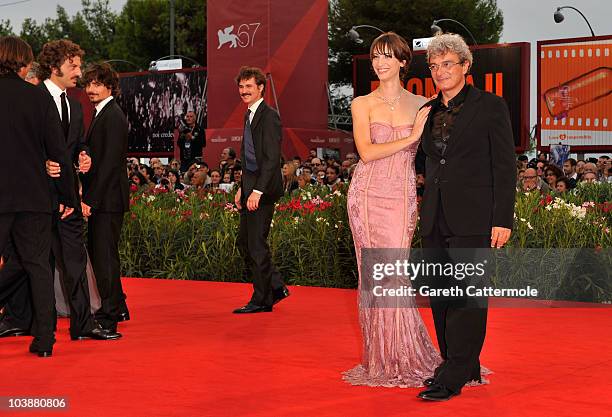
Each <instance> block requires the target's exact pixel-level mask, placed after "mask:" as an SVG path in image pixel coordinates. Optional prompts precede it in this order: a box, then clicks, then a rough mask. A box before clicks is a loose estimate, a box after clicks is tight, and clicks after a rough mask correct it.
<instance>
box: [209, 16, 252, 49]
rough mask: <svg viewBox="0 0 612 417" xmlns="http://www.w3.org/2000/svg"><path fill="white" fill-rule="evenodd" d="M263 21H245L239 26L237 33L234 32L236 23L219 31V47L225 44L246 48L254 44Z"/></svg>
mask: <svg viewBox="0 0 612 417" xmlns="http://www.w3.org/2000/svg"><path fill="white" fill-rule="evenodd" d="M259 26H261V23H259V22H256V23H243V24H241V25H240V26H238V30H237V31H236V33H233V32H234V25H231V26H228V27H226V28H223V29H219V30H218V31H217V37H218V38H219V46H218V47H217V49H221V48H222V47H223V45H226V44H227V45H228V46H229V47H230V48H236V47H238V46H239V47H241V48H246V47H247V46H253V43H254V42H255V34H256V33H257V29H259Z"/></svg>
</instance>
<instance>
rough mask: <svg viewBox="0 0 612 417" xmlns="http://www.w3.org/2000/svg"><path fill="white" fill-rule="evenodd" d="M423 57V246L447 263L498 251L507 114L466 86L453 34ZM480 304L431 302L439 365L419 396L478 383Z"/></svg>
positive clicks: (512, 174) (511, 175)
mask: <svg viewBox="0 0 612 417" xmlns="http://www.w3.org/2000/svg"><path fill="white" fill-rule="evenodd" d="M427 59H428V62H429V68H430V70H431V74H432V78H433V80H434V82H435V83H436V86H437V87H438V88H439V89H440V93H439V94H438V96H437V98H435V99H434V100H432V101H430V102H429V103H428V105H431V106H432V109H431V112H430V114H429V120H428V122H427V125H426V127H425V130H424V132H423V136H422V140H421V147H422V152H424V154H425V155H426V169H425V173H426V180H425V181H426V182H425V194H424V196H423V201H422V204H421V234H422V236H423V246H424V248H426V251H427V250H429V251H430V252H436V253H444V255H442V256H443V257H446V256H450V258H451V259H453V258H455V256H456V253H457V252H461V249H457V248H470V249H475V248H488V247H490V248H500V247H502V246H503V245H504V244H505V243H506V242H507V241H508V238H509V237H510V232H511V228H512V224H513V213H514V197H515V186H516V164H515V155H514V141H513V136H512V128H511V125H510V116H509V113H508V108H507V106H506V103H505V101H504V100H503V99H502V98H500V97H497V96H495V95H493V94H490V93H486V92H483V91H481V90H478V89H477V88H474V87H472V86H470V85H468V84H466V81H465V75H466V74H467V72H468V71H469V69H470V66H471V64H472V54H471V53H470V50H469V48H468V47H467V45H466V44H465V41H464V40H463V39H462V38H461V37H460V36H459V35H452V34H444V35H438V36H436V37H435V38H434V39H433V40H432V42H431V43H430V45H429V47H428V49H427ZM421 155H422V154H421ZM417 166H419V164H417ZM453 249H455V250H454V251H453ZM473 252H474V253H477V252H478V251H473ZM480 253H482V251H480ZM449 254H450V255H449ZM434 258H436V256H434ZM447 259H448V258H447ZM440 279H442V280H444V279H448V278H440ZM456 285H459V284H456ZM480 301H481V302H480V304H479V303H475V300H465V299H459V300H457V299H454V300H453V299H448V298H446V299H444V298H437V297H432V298H431V308H432V313H433V316H434V324H435V328H436V334H437V338H438V345H439V347H440V353H441V355H442V358H443V359H444V362H443V363H442V364H441V365H440V366H439V367H438V368H437V369H436V370H435V373H434V375H433V377H432V378H429V379H427V380H425V381H424V384H425V385H426V386H428V389H426V390H425V391H423V392H421V393H420V394H419V397H421V398H423V399H425V400H431V401H445V400H448V399H450V398H451V397H453V396H455V395H458V394H460V392H461V388H462V387H463V385H464V384H466V383H467V382H469V381H472V380H476V381H480V361H479V355H480V351H481V349H482V345H483V343H484V337H485V330H486V321H487V308H486V300H484V302H483V301H482V300H480Z"/></svg>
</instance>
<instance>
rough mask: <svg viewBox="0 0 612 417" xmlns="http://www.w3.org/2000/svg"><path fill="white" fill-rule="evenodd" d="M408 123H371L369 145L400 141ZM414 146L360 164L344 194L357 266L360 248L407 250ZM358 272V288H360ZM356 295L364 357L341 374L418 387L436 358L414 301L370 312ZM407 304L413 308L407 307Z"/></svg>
mask: <svg viewBox="0 0 612 417" xmlns="http://www.w3.org/2000/svg"><path fill="white" fill-rule="evenodd" d="M411 128H412V127H411V125H405V126H396V127H393V126H391V125H389V124H386V123H379V122H373V123H370V136H371V140H372V143H384V142H391V141H395V140H398V139H400V138H405V137H406V136H408V135H409V134H410V132H411ZM417 148H418V143H415V144H413V145H412V146H410V148H409V149H407V150H405V151H401V152H398V153H396V154H394V155H392V156H389V157H387V158H383V159H379V160H376V161H371V162H369V163H363V162H359V163H358V165H357V168H356V169H355V173H354V174H353V179H352V181H351V186H350V188H349V192H348V215H349V221H350V224H351V230H352V232H353V240H354V243H355V252H356V254H357V265H358V267H359V268H361V249H362V248H409V247H410V245H411V242H412V235H413V233H414V229H415V227H416V222H417V196H416V184H415V172H414V158H415V155H416V152H417ZM361 285H362V280H361V271H360V274H359V287H360V288H361ZM362 297H363V295H362V294H361V292H360V300H359V304H360V306H359V322H360V325H361V333H362V336H363V358H362V363H361V364H360V365H358V366H357V367H355V368H353V369H351V370H349V371H347V372H345V373H344V379H345V380H346V381H347V382H349V383H351V384H354V385H369V386H386V387H396V386H399V387H421V386H423V380H424V379H425V378H429V377H431V376H432V375H433V372H434V369H435V368H436V367H437V366H438V365H439V364H440V362H441V358H440V355H439V353H438V351H437V350H436V348H435V347H434V345H433V343H432V341H431V338H430V336H429V333H428V332H427V329H426V328H425V325H424V324H423V320H422V318H421V314H420V313H419V310H418V309H417V308H416V306H414V299H413V298H412V299H408V301H407V303H408V304H409V305H408V306H402V307H397V308H388V307H387V308H369V307H367V306H364V300H363V299H362ZM411 306H412V307H411Z"/></svg>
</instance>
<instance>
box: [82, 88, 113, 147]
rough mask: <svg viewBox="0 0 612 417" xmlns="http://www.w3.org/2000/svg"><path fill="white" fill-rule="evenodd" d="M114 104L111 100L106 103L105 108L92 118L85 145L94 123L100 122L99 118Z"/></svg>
mask: <svg viewBox="0 0 612 417" xmlns="http://www.w3.org/2000/svg"><path fill="white" fill-rule="evenodd" d="M114 103H115V99H114V98H113V99H112V100H111V101H109V102H108V103H106V106H104V108H103V109H102V111H101V112H100V114H97V115H96V117H94V119H93V120H92V121H91V124H90V125H89V130H88V131H87V143H89V137H90V136H91V132H92V131H93V129H94V127H95V126H96V123H97V122H98V120H100V118H101V117H102V116H103V115H104V113H106V112H107V111H108V109H110V108H111V107H112V106H113V105H114Z"/></svg>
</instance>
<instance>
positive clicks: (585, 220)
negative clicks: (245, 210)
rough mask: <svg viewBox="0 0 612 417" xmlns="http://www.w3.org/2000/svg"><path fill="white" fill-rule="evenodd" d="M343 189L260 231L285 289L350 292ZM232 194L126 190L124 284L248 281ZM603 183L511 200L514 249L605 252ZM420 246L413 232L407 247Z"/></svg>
mask: <svg viewBox="0 0 612 417" xmlns="http://www.w3.org/2000/svg"><path fill="white" fill-rule="evenodd" d="M346 190H347V187H346V186H344V187H341V188H340V189H339V190H337V191H335V192H333V193H332V192H330V191H329V190H328V188H327V187H316V186H310V187H308V188H307V189H305V190H301V191H298V192H296V193H295V194H294V195H293V196H292V197H285V198H283V199H282V200H281V201H279V203H278V204H277V207H276V212H275V215H274V219H273V223H272V227H271V230H270V239H269V241H270V247H271V249H272V253H273V256H274V262H275V264H276V265H277V266H278V267H279V269H280V271H281V273H282V275H283V277H284V279H285V280H286V281H287V283H288V284H299V285H320V286H330V287H343V288H351V287H355V286H356V284H357V265H356V262H355V256H354V248H353V241H352V236H351V231H350V227H349V225H348V218H347V213H346ZM233 198H234V196H233V194H225V193H208V192H203V193H193V192H187V193H182V192H179V193H167V192H163V191H159V190H155V191H154V192H152V193H151V192H140V191H136V192H134V193H132V195H131V210H130V212H129V213H127V214H126V217H125V223H124V227H123V231H122V239H121V244H120V253H121V266H122V273H123V274H124V275H125V276H140V277H157V278H174V279H196V280H217V281H248V279H247V277H246V273H245V268H244V263H243V260H242V257H241V255H240V253H239V250H238V245H237V241H236V240H237V234H238V224H239V213H238V211H237V209H236V207H235V206H234V204H233ZM611 209H612V184H586V185H581V186H580V187H578V188H577V189H576V190H573V191H572V192H570V193H566V194H564V195H553V196H548V197H542V196H540V195H539V194H537V193H529V194H525V193H521V192H519V193H517V202H516V209H515V228H514V231H513V233H512V236H511V239H510V242H509V243H508V246H510V247H514V248H593V249H601V248H606V249H608V248H610V247H611V243H612V233H611V232H610V230H611V229H612V212H611ZM413 245H414V246H419V245H420V238H419V236H418V229H417V231H416V233H415V239H414V240H413Z"/></svg>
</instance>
